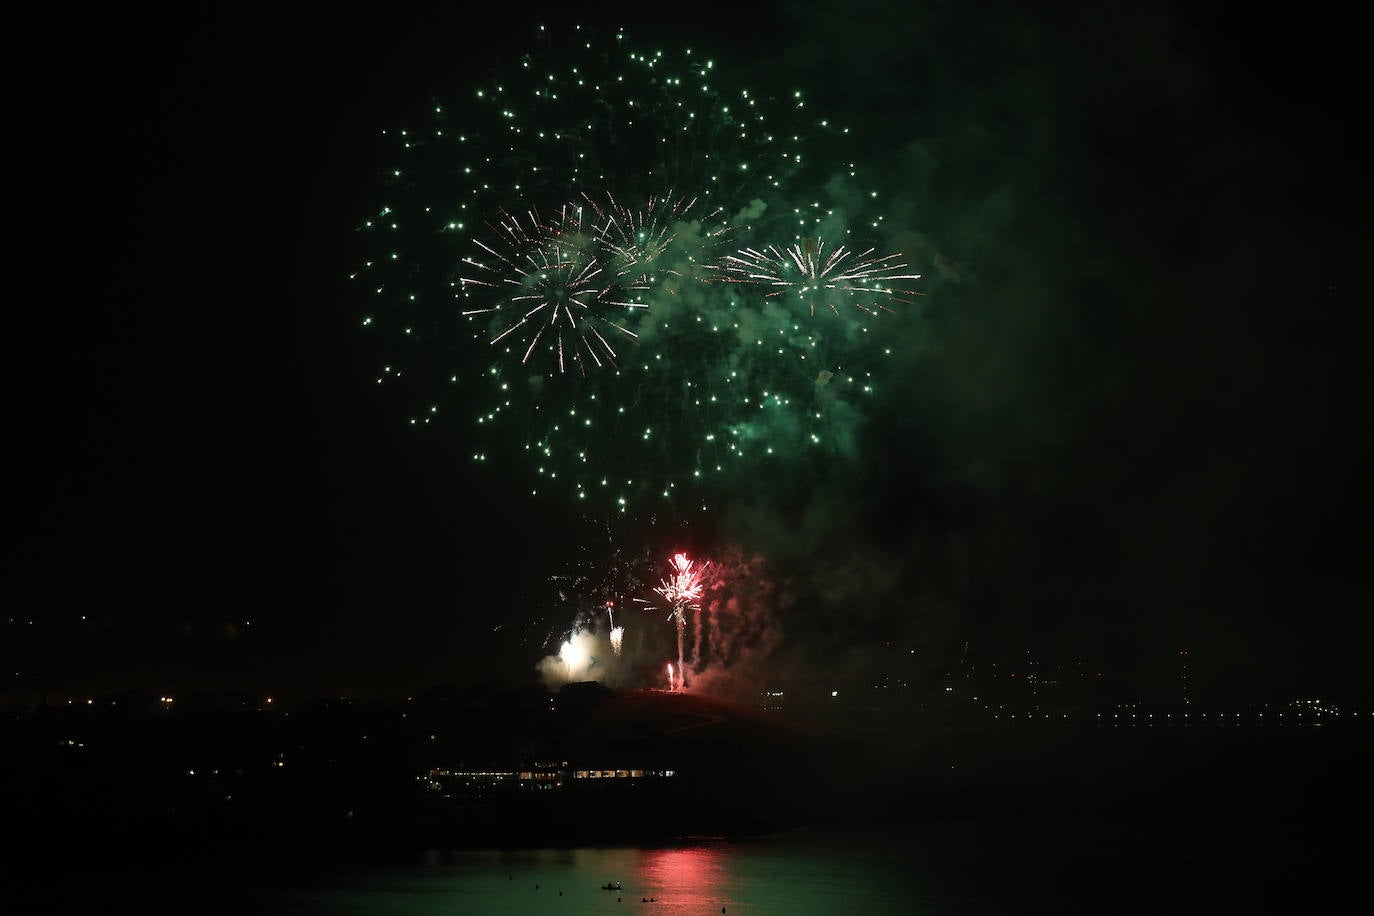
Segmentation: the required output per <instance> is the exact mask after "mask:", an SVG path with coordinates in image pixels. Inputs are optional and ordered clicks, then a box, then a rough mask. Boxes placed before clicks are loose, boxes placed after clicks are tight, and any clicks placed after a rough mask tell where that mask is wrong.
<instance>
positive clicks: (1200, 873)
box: [0, 822, 1367, 916]
mask: <svg viewBox="0 0 1374 916" xmlns="http://www.w3.org/2000/svg"><path fill="white" fill-rule="evenodd" d="M1339 835H1341V834H1337V833H1335V832H1332V831H1330V830H1324V829H1320V828H1316V827H1315V825H1314V824H1306V825H1292V824H1284V823H1279V822H1274V823H1271V824H1267V825H1256V824H1249V825H1245V826H1238V825H1205V824H1173V825H1165V824H1155V825H1153V826H1150V827H1148V828H1142V827H1140V826H1131V825H1088V824H1057V825H1040V826H1037V825H1031V824H1024V823H1022V824H1016V825H1009V826H998V825H989V824H977V825H974V824H963V825H943V826H923V827H920V828H918V829H913V830H912V831H911V832H910V833H903V834H895V835H890V836H883V837H875V836H855V835H835V834H831V835H812V834H805V833H803V834H795V835H790V836H784V837H775V838H771V839H763V840H750V841H724V840H700V841H690V842H682V843H679V844H675V845H672V846H667V847H657V848H636V847H615V848H573V849H543V850H540V849H533V850H522V851H509V850H508V851H495V850H492V851H471V850H463V851H440V850H434V851H430V852H427V853H423V854H416V855H414V856H411V857H408V858H407V859H405V860H403V861H400V862H397V863H393V864H389V865H378V864H369V865H360V864H344V863H339V864H333V865H331V864H329V862H328V861H326V862H324V863H323V864H321V861H320V856H319V855H311V854H310V852H309V850H303V851H302V855H301V859H300V862H299V863H297V862H294V861H292V858H291V856H290V855H283V854H280V853H279V854H276V855H274V856H271V857H270V859H269V857H267V856H263V857H262V858H261V859H260V860H254V858H253V856H252V855H251V854H247V855H246V856H245V855H244V854H239V855H236V856H234V857H233V859H232V861H231V860H225V861H224V862H223V863H222V864H221V863H219V862H210V863H209V864H208V865H206V864H204V863H202V864H200V865H198V866H196V867H183V866H167V867H163V868H160V867H159V866H158V865H157V863H158V861H159V860H160V859H162V858H164V857H163V856H162V855H161V854H160V853H159V852H158V851H157V850H156V848H153V849H150V855H149V859H148V865H147V866H146V867H134V868H130V867H126V866H121V867H118V868H104V869H101V868H99V867H95V866H90V867H88V865H89V863H98V856H97V855H96V854H95V852H94V851H92V850H84V851H81V852H80V853H79V854H76V853H77V851H76V850H64V851H62V854H63V855H67V856H69V857H70V858H71V859H73V860H78V859H84V860H85V861H86V863H88V864H87V865H80V866H78V867H76V868H75V869H74V870H71V871H70V872H69V873H67V874H63V875H60V876H59V877H58V878H57V879H55V880H53V881H51V882H49V881H47V880H44V881H41V882H37V883H36V884H35V888H36V889H37V890H38V894H37V896H35V897H34V898H32V900H31V901H26V902H25V903H22V904H19V905H17V906H13V907H6V906H3V905H0V911H6V912H7V913H8V912H14V913H26V912H39V911H45V912H81V913H84V914H92V913H106V912H131V913H136V914H142V916H147V914H150V913H153V912H177V913H186V914H196V916H206V914H210V913H234V914H239V913H242V914H254V916H258V914H292V916H316V914H340V916H349V914H356V916H387V914H397V916H400V914H406V916H427V914H436V916H437V914H443V916H462V914H493V916H508V914H522V913H537V914H543V913H549V914H569V916H573V914H625V913H630V912H636V913H646V914H664V916H667V914H687V913H692V914H703V916H705V914H719V913H721V911H722V907H724V908H725V912H726V914H727V916H763V914H789V916H799V914H830V913H839V914H846V913H853V914H859V916H884V914H929V916H947V914H991V913H997V914H1006V913H1017V914H1025V913H1056V914H1058V913H1101V914H1106V913H1233V912H1245V913H1250V914H1253V913H1271V912H1273V913H1283V912H1313V913H1327V912H1333V913H1334V912H1342V911H1343V905H1342V904H1341V902H1340V901H1341V900H1343V899H1344V898H1345V897H1346V896H1347V895H1349V894H1350V893H1353V891H1354V890H1356V889H1358V888H1359V882H1360V881H1361V880H1362V877H1361V876H1362V875H1363V873H1364V869H1365V867H1366V866H1367V863H1366V862H1364V861H1363V855H1362V854H1360V853H1358V851H1357V847H1354V846H1344V845H1341V844H1333V838H1335V837H1337V836H1339ZM611 881H619V882H621V883H622V885H623V890H622V891H620V892H619V893H616V892H614V891H605V890H601V889H600V888H601V885H603V884H606V883H607V882H611ZM560 891H561V894H560ZM646 897H652V898H654V901H653V902H652V903H648V902H642V898H646ZM3 902H4V901H0V903H3ZM10 902H17V901H14V900H11V901H10Z"/></svg>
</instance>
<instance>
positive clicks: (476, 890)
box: [278, 841, 938, 916]
mask: <svg viewBox="0 0 1374 916" xmlns="http://www.w3.org/2000/svg"><path fill="white" fill-rule="evenodd" d="M428 858H429V861H428V862H427V863H425V864H423V865H419V866H414V867H407V868H392V869H385V870H377V871H370V872H366V873H363V874H359V875H355V876H351V877H340V878H339V879H337V880H336V881H335V882H334V883H331V884H329V885H328V886H323V887H321V886H317V887H313V888H297V889H293V890H291V891H289V892H286V893H285V894H283V895H282V898H281V899H280V900H279V901H278V902H279V903H280V904H282V905H283V906H282V908H281V909H280V910H279V912H289V913H301V914H315V913H339V914H358V916H364V914H365V916H380V914H389V913H396V914H400V913H406V914H415V916H425V914H435V916H437V914H445V916H452V914H462V913H493V914H505V913H558V914H568V916H580V914H618V913H625V912H626V911H627V910H630V911H637V912H647V913H653V914H663V916H679V914H687V913H693V914H703V913H720V912H721V908H722V907H724V908H726V912H727V913H734V914H764V913H791V914H797V913H842V912H862V913H866V914H871V916H883V914H897V913H903V914H905V913H910V912H912V905H913V898H912V895H913V894H915V893H916V892H917V888H916V885H915V882H914V881H913V880H912V875H911V873H910V872H909V870H908V868H907V866H908V865H909V863H908V862H907V861H906V860H905V858H903V857H902V856H901V855H900V854H899V851H897V850H891V849H888V850H883V849H873V848H865V849H842V848H834V847H829V846H809V847H808V846H807V845H805V844H797V843H783V844H770V843H729V842H710V841H703V842H699V843H691V844H687V845H682V846H678V847H675V848H663V849H623V848H622V849H558V850H555V849H550V850H530V851H523V852H458V853H448V854H440V853H432V854H430V855H429V857H428ZM612 881H619V882H620V883H621V884H622V886H623V889H622V890H621V891H620V892H618V893H617V892H614V891H605V890H602V889H601V885H603V884H606V883H608V882H612ZM560 892H561V893H560ZM645 897H652V898H654V900H653V902H652V903H644V902H642V898H645ZM932 912H938V910H932Z"/></svg>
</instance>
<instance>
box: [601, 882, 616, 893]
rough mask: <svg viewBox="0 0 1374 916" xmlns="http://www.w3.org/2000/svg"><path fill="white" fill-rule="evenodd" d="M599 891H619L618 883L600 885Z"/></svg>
mask: <svg viewBox="0 0 1374 916" xmlns="http://www.w3.org/2000/svg"><path fill="white" fill-rule="evenodd" d="M601 889H602V890H603V891H618V890H620V882H619V881H617V882H615V883H614V884H603V885H601Z"/></svg>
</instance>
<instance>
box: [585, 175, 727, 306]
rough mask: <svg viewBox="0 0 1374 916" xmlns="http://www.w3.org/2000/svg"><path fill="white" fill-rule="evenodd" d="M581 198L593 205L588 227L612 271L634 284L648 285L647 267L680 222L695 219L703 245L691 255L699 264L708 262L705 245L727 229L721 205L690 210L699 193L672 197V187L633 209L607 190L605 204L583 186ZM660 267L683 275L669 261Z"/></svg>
mask: <svg viewBox="0 0 1374 916" xmlns="http://www.w3.org/2000/svg"><path fill="white" fill-rule="evenodd" d="M582 199H583V200H584V201H586V203H587V204H588V205H589V206H590V207H591V208H592V209H593V210H594V211H596V221H595V222H594V223H593V224H592V229H593V231H594V232H595V234H596V238H597V240H598V242H599V243H600V244H601V245H602V246H604V247H605V249H606V250H607V251H608V252H610V257H609V260H610V261H611V262H612V263H613V270H614V272H615V274H616V276H617V277H622V278H629V280H630V282H631V283H633V284H634V285H633V287H632V288H633V289H636V290H647V289H649V288H650V286H649V282H648V281H649V274H648V272H649V271H650V270H652V269H653V268H654V267H655V265H657V264H658V261H659V258H661V257H662V256H663V255H664V253H665V252H667V251H668V249H669V247H670V246H671V245H672V244H673V242H674V241H675V240H676V239H677V238H678V233H677V231H676V228H677V227H678V226H679V225H680V224H682V223H684V222H686V221H687V220H690V219H696V220H699V223H700V225H701V227H702V235H701V246H702V247H701V250H700V251H698V252H696V254H695V255H693V256H692V260H694V261H696V262H698V263H702V264H703V265H707V264H708V263H709V262H710V258H711V254H710V250H711V249H712V248H713V247H714V246H715V245H717V244H718V243H719V242H720V241H721V240H722V239H723V238H724V236H725V235H726V233H728V232H729V227H728V226H727V225H725V223H724V222H723V219H722V217H723V214H724V212H725V210H724V208H723V207H716V208H715V209H714V210H712V211H711V212H709V213H706V214H704V215H701V216H693V214H692V208H693V207H695V206H696V204H697V200H698V198H696V197H692V198H690V199H689V198H688V197H686V196H682V197H679V198H677V199H676V200H674V199H673V191H672V190H669V191H668V192H667V194H664V195H661V196H660V195H657V194H651V195H649V199H648V202H647V203H646V204H645V205H644V206H643V207H641V208H640V209H637V210H632V209H630V208H629V207H626V206H625V205H623V204H621V203H620V202H619V201H618V200H616V198H615V195H614V194H613V193H611V192H610V191H607V192H606V205H605V206H603V205H602V203H601V202H599V201H598V200H597V199H596V198H594V197H592V196H590V195H588V194H587V193H586V192H583V194H582ZM663 270H664V272H665V273H668V274H671V275H673V276H678V277H680V276H682V271H680V270H678V269H677V267H674V266H671V265H669V266H666V267H664V268H663Z"/></svg>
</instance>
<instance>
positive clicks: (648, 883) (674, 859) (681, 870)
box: [637, 846, 733, 912]
mask: <svg viewBox="0 0 1374 916" xmlns="http://www.w3.org/2000/svg"><path fill="white" fill-rule="evenodd" d="M724 863H725V859H724V856H723V855H722V854H721V851H720V850H719V849H715V848H712V847H709V846H688V847H685V848H682V849H646V850H643V851H642V852H641V853H640V860H639V875H638V877H639V881H638V884H637V886H638V887H642V888H644V890H643V891H642V892H641V893H642V894H643V895H644V896H648V897H653V898H655V900H656V902H658V903H667V904H672V905H673V908H674V909H675V908H676V907H679V906H680V907H685V908H690V909H691V910H693V912H713V911H714V912H718V911H719V909H720V907H721V906H723V905H725V904H727V903H728V902H729V897H730V896H731V894H730V891H731V889H732V885H733V882H732V881H731V878H730V875H729V874H728V872H727V871H726V870H725V867H724ZM707 906H709V907H711V908H712V909H711V910H704V909H701V908H702V907H707Z"/></svg>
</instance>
